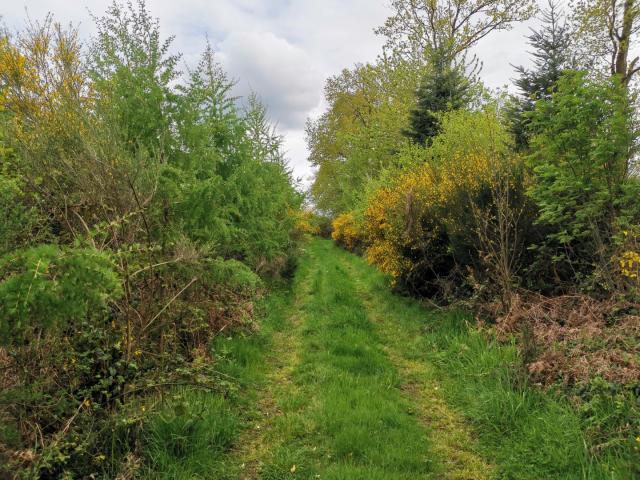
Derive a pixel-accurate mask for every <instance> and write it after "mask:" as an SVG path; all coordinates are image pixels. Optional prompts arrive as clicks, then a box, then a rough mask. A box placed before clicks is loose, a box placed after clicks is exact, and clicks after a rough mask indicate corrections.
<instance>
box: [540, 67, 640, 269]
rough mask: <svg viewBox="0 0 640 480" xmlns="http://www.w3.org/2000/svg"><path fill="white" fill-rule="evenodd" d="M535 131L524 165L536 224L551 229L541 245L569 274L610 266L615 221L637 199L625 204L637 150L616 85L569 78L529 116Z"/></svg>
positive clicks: (581, 77) (627, 108) (574, 75)
mask: <svg viewBox="0 0 640 480" xmlns="http://www.w3.org/2000/svg"><path fill="white" fill-rule="evenodd" d="M531 119H532V121H531V125H532V128H533V129H534V131H535V132H536V135H535V137H534V138H533V140H532V149H533V153H532V154H531V155H530V157H529V160H528V164H529V166H530V167H531V168H532V169H533V172H534V174H535V182H534V183H533V185H532V186H531V188H530V190H529V194H530V196H531V198H533V200H534V201H535V202H536V204H537V205H538V208H539V215H538V223H539V224H541V225H543V226H546V227H547V228H548V229H549V230H548V232H547V235H546V247H548V248H551V250H552V251H553V252H554V253H553V255H554V256H555V257H556V258H562V259H563V260H564V262H563V263H564V264H565V266H566V265H573V267H572V268H571V269H570V270H569V271H567V273H566V274H567V275H572V274H573V273H575V272H574V269H578V270H582V271H586V272H588V271H589V270H591V269H592V268H593V266H594V264H595V263H597V262H599V261H600V262H606V261H608V253H607V251H606V245H607V244H608V243H609V241H608V239H609V238H610V237H611V235H612V234H613V231H614V228H615V226H616V222H617V219H618V217H620V216H625V210H627V209H628V208H633V204H634V203H635V201H637V199H635V200H634V199H631V198H628V199H626V200H625V199H624V197H623V191H625V190H627V188H626V187H625V185H626V184H627V183H629V182H631V183H634V182H636V181H635V179H632V178H631V179H630V178H629V177H628V173H629V161H630V158H631V154H632V151H633V150H632V149H633V147H634V141H635V138H634V131H633V129H632V125H631V113H630V105H629V102H628V100H627V96H626V92H625V91H624V89H623V88H622V87H621V86H620V85H619V83H618V82H617V81H616V80H615V79H614V80H609V81H606V82H601V81H595V80H591V79H589V78H588V77H587V76H586V74H585V73H579V72H569V73H567V74H566V75H565V76H563V77H562V78H561V79H560V80H559V82H558V87H557V91H556V93H554V94H553V96H552V97H551V98H550V99H548V100H544V101H540V102H539V103H538V105H537V107H536V109H535V111H534V112H533V114H532V116H531Z"/></svg>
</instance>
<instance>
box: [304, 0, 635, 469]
mask: <svg viewBox="0 0 640 480" xmlns="http://www.w3.org/2000/svg"><path fill="white" fill-rule="evenodd" d="M635 3H636V2H633V1H632V2H619V1H613V2H609V1H606V2H605V1H600V0H585V1H580V2H573V4H572V5H571V11H570V13H571V15H570V16H568V17H567V16H565V15H564V14H563V11H562V9H561V8H559V7H558V5H556V4H553V3H551V4H550V5H549V6H548V7H547V8H546V9H544V10H543V11H542V12H540V13H539V18H540V19H541V20H542V21H541V26H540V27H539V28H537V29H536V30H534V31H533V32H532V34H531V35H530V36H529V37H528V44H529V47H530V49H531V55H532V56H533V59H532V60H533V62H532V67H531V68H523V67H518V68H516V72H517V79H516V80H515V87H516V89H517V92H518V93H517V94H508V93H505V92H492V91H489V90H488V89H486V88H485V87H484V86H483V85H482V83H481V81H480V80H479V77H478V72H479V68H480V66H481V59H478V58H477V57H475V56H474V55H472V54H471V53H470V48H472V47H474V46H475V45H477V43H478V42H480V41H481V40H482V39H483V38H484V37H485V36H486V35H487V34H489V33H490V32H492V31H495V30H501V29H505V28H508V27H509V26H510V25H512V24H513V23H514V22H518V21H521V20H525V19H528V18H530V17H531V16H532V15H534V14H535V12H536V8H535V2H523V1H517V2H515V1H514V2H511V1H501V0H493V1H489V2H483V3H482V6H478V4H477V2H472V1H462V2H440V1H436V2H427V1H419V2H409V1H407V0H395V1H393V2H392V6H393V10H394V14H393V16H391V17H390V18H389V19H388V20H387V21H386V22H385V24H384V25H383V26H382V27H380V28H379V29H378V30H377V33H379V34H381V35H383V36H384V37H385V38H386V44H385V47H384V51H383V53H382V54H381V55H380V57H379V58H378V60H377V61H376V62H375V63H374V64H371V65H357V66H356V67H355V68H353V69H349V70H345V71H343V73H342V74H340V75H338V76H337V77H335V78H332V79H330V80H329V81H328V82H327V86H326V99H327V102H328V104H329V108H328V110H327V111H326V113H324V115H323V116H322V117H320V118H319V119H317V120H313V121H310V122H309V123H308V127H307V134H308V143H309V146H310V149H311V160H312V162H313V163H314V164H315V166H316V167H317V174H316V177H315V182H314V184H313V186H312V194H313V196H314V198H315V202H316V205H317V207H318V208H319V209H320V210H321V211H322V212H324V214H325V215H327V216H329V217H331V218H333V233H332V235H333V238H334V240H335V241H336V242H337V243H339V244H340V245H342V246H344V247H345V248H347V249H349V250H352V251H356V252H360V253H362V254H363V255H364V256H365V258H366V259H367V260H368V261H369V262H370V263H371V264H373V265H375V266H377V267H378V268H379V269H380V270H381V271H383V272H385V273H387V274H388V275H389V277H390V279H391V283H392V284H393V286H394V287H395V288H396V289H397V290H398V291H400V292H404V293H406V294H410V295H413V296H419V297H423V298H429V299H431V300H435V301H436V302H438V303H440V304H442V303H460V302H461V301H462V302H465V303H466V304H467V305H470V306H472V307H473V308H474V309H475V310H476V311H477V312H478V316H479V317H480V318H482V319H484V320H485V321H488V322H490V323H492V324H496V323H497V325H496V328H495V329H494V330H493V331H494V332H497V334H498V335H501V336H502V338H514V336H515V338H517V339H518V341H519V345H520V349H521V356H522V361H523V367H524V368H523V372H522V373H523V376H524V377H525V378H526V379H527V380H531V381H533V382H535V383H541V384H545V385H549V386H551V385H563V386H564V387H563V388H565V390H564V391H565V393H569V394H570V395H571V398H572V399H573V400H574V401H575V403H576V404H577V405H580V408H581V409H582V410H581V411H582V412H583V413H584V415H585V424H588V425H590V430H589V432H588V438H589V441H590V442H592V443H591V444H590V446H589V448H590V449H591V450H590V451H591V453H593V454H594V455H596V456H600V455H608V454H609V453H611V451H613V452H615V453H614V454H612V455H614V456H618V455H620V456H621V457H624V458H625V460H624V461H623V462H622V464H624V465H626V466H625V467H621V468H623V471H625V472H629V471H633V472H635V474H637V473H638V472H637V469H635V470H634V468H635V467H633V464H634V463H635V464H636V466H637V461H636V460H637V459H638V456H637V455H638V450H637V440H636V439H635V435H636V434H634V433H633V432H635V431H638V428H640V425H639V424H638V421H637V418H638V410H637V398H638V397H637V396H638V388H639V387H640V334H639V331H638V324H640V317H638V314H639V313H640V304H639V302H640V289H639V287H640V283H639V282H640V280H639V277H638V275H639V274H640V261H639V260H640V250H639V247H638V241H639V240H640V201H639V199H640V178H639V177H638V170H637V146H638V130H637V111H636V99H637V95H636V89H635V82H634V80H635V77H636V74H637V71H638V65H637V63H638V59H637V58H635V59H634V58H633V56H632V54H631V49H632V46H633V45H635V41H636V40H637V38H636V37H637V31H638V29H639V27H640V25H639V23H640V9H639V6H638V5H636V4H635ZM607 32H613V33H612V34H611V35H609V34H608V33H607ZM523 55H524V52H523ZM507 81H508V79H505V83H506V82H507ZM616 402H618V407H613V406H612V405H614V404H615V403H616ZM606 405H609V407H607V406H606ZM603 452H606V453H603ZM621 452H623V453H621ZM633 458H635V460H633ZM628 469H630V470H628ZM623 476H624V475H623Z"/></svg>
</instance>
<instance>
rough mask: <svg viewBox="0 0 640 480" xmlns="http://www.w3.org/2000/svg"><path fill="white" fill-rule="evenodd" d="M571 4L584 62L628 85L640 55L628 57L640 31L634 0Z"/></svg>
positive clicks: (639, 8) (639, 7) (576, 0)
mask: <svg viewBox="0 0 640 480" xmlns="http://www.w3.org/2000/svg"><path fill="white" fill-rule="evenodd" d="M571 7H572V11H573V12H574V13H573V21H574V24H575V29H576V34H577V37H578V39H579V43H580V44H582V46H583V50H582V57H583V59H584V60H585V63H586V65H587V66H588V67H595V68H601V69H602V71H604V72H607V74H609V75H613V76H618V77H619V79H620V82H621V83H622V85H623V86H625V87H626V86H628V85H629V84H630V83H631V81H632V79H633V77H634V76H635V75H636V73H638V71H640V64H639V63H638V62H639V61H640V57H638V56H635V57H632V52H633V51H634V47H635V46H636V45H637V41H638V39H637V35H638V32H640V5H638V2H637V0H573V1H572V2H571Z"/></svg>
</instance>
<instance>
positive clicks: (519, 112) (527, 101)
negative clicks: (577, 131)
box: [509, 0, 572, 150]
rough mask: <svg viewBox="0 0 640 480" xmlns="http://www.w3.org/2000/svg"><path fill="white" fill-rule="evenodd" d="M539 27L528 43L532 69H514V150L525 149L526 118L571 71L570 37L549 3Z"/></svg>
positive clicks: (527, 135) (557, 11) (527, 136)
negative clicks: (516, 74)
mask: <svg viewBox="0 0 640 480" xmlns="http://www.w3.org/2000/svg"><path fill="white" fill-rule="evenodd" d="M541 19H542V27H541V28H540V29H538V30H535V29H532V33H531V35H529V36H528V37H527V38H528V40H529V41H528V43H529V45H530V46H532V47H533V51H532V52H531V56H532V57H533V68H531V69H527V68H525V67H523V66H519V67H515V68H516V72H518V74H519V78H518V79H516V80H515V81H514V83H515V85H516V87H518V90H519V91H520V94H519V96H518V97H515V98H514V104H513V107H512V109H511V110H510V111H509V117H510V120H511V124H512V132H513V134H514V135H515V138H516V147H517V148H518V149H519V150H526V149H527V148H528V146H529V140H530V135H531V134H530V128H529V123H530V121H529V118H530V115H531V112H532V111H533V110H534V108H535V105H536V103H537V102H538V101H540V100H548V99H550V98H551V95H552V93H553V91H554V89H555V86H556V84H557V82H558V80H559V79H560V77H561V76H562V73H563V71H565V70H567V69H569V68H570V67H571V64H572V61H571V46H572V41H571V34H570V30H569V26H568V24H567V22H566V19H565V17H564V14H563V12H562V11H561V10H560V8H559V6H558V4H557V3H555V2H554V1H553V0H551V1H550V2H549V6H548V7H547V9H546V10H544V11H543V12H542V18H541Z"/></svg>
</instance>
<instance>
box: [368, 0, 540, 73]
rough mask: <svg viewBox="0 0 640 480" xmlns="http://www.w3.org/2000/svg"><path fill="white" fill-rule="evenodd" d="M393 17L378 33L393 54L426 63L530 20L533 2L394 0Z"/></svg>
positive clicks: (455, 53) (387, 49) (464, 48)
mask: <svg viewBox="0 0 640 480" xmlns="http://www.w3.org/2000/svg"><path fill="white" fill-rule="evenodd" d="M391 7H392V9H393V15H392V16H391V17H389V18H388V19H387V20H386V21H385V23H384V25H382V26H381V27H379V28H377V29H376V33H378V34H379V35H383V36H384V37H386V39H387V42H386V45H385V50H386V51H387V52H388V53H389V54H392V55H400V56H401V57H403V58H408V59H412V60H413V61H417V62H419V63H420V62H423V61H424V59H425V57H427V58H428V57H429V56H430V55H432V54H433V53H434V52H446V53H447V55H448V58H449V59H450V60H453V59H454V58H456V57H458V56H460V55H462V54H464V53H465V52H467V51H468V50H469V49H470V48H471V47H473V46H474V45H475V44H476V43H478V42H479V41H480V40H481V39H483V38H484V37H486V36H487V35H488V34H489V33H491V32H492V31H494V30H506V29H509V28H510V27H511V24H512V23H514V22H519V21H523V20H526V19H528V18H529V17H531V15H533V13H534V12H535V9H536V3H535V1H532V0H485V1H478V0H458V1H455V2H451V1H445V0H393V1H392V2H391Z"/></svg>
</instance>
